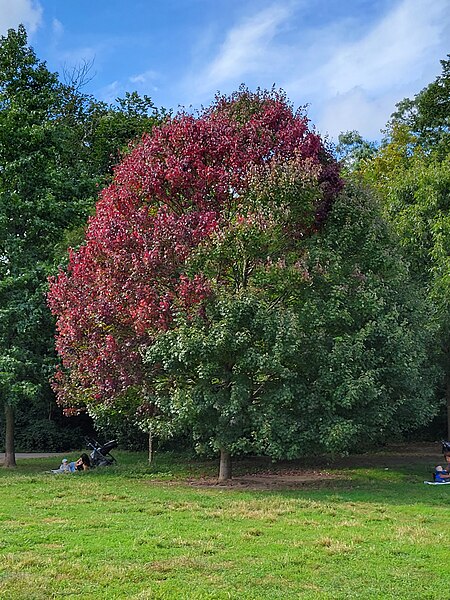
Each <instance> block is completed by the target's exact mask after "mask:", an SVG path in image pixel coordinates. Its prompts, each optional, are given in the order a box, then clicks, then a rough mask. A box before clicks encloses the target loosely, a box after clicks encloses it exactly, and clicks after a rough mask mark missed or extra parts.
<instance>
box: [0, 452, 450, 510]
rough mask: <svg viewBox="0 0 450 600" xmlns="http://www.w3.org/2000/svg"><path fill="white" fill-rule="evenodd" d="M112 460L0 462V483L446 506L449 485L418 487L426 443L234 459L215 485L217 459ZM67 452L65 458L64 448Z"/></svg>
mask: <svg viewBox="0 0 450 600" xmlns="http://www.w3.org/2000/svg"><path fill="white" fill-rule="evenodd" d="M115 456H116V458H117V465H115V466H112V467H105V468H97V469H95V470H92V471H91V472H88V473H76V474H68V475H52V474H49V473H48V471H50V470H51V469H55V468H57V467H58V466H59V464H55V462H58V461H55V458H37V459H21V460H20V461H18V465H17V468H16V469H6V468H0V481H1V480H3V483H6V481H5V478H7V479H9V480H14V479H16V478H18V479H20V478H23V477H30V476H32V477H33V478H34V477H36V476H38V477H42V479H43V480H45V478H46V477H64V478H68V477H77V478H78V477H86V478H91V477H93V478H95V479H96V480H97V481H99V482H100V480H102V479H104V478H105V479H106V480H113V479H118V480H119V479H120V480H129V481H132V480H141V481H144V482H146V483H148V484H149V485H152V486H158V485H163V486H167V485H170V486H171V487H177V488H183V489H184V490H185V491H186V493H188V492H189V490H191V491H192V493H197V494H198V493H201V491H202V489H208V492H209V493H210V492H214V490H216V491H217V493H224V492H225V493H230V494H232V495H242V494H245V495H250V496H267V495H270V496H273V495H277V496H280V497H282V498H290V499H292V498H301V499H305V500H308V499H309V500H313V501H322V502H364V503H374V504H389V505H409V504H422V505H429V506H436V505H440V506H442V505H444V506H448V505H450V489H449V488H450V486H443V487H442V488H441V487H438V486H425V485H424V484H423V481H424V480H427V479H430V478H431V472H432V469H433V468H434V466H435V465H436V464H438V463H439V461H441V455H440V454H439V447H438V446H437V445H436V444H435V445H428V446H426V447H425V446H423V447H418V446H414V448H413V449H411V448H409V447H406V446H405V447H397V448H394V449H388V450H386V451H384V452H379V453H370V454H365V455H356V456H349V457H345V458H339V459H336V460H334V461H332V460H330V459H329V458H327V457H314V458H312V457H310V458H304V459H301V460H296V461H283V462H278V463H273V462H271V461H270V460H269V459H265V458H257V457H254V458H245V459H236V460H235V462H234V471H233V472H234V478H233V480H232V481H231V482H230V484H227V485H217V483H216V480H215V477H216V474H217V461H213V460H201V459H199V458H198V457H193V456H192V455H188V454H183V453H176V452H161V453H157V454H156V455H155V458H154V461H153V462H152V464H151V465H149V464H148V461H147V456H146V454H145V453H143V452H142V453H135V452H133V453H132V452H124V451H118V452H116V453H115ZM68 458H69V459H71V458H73V457H72V456H71V455H70V454H68Z"/></svg>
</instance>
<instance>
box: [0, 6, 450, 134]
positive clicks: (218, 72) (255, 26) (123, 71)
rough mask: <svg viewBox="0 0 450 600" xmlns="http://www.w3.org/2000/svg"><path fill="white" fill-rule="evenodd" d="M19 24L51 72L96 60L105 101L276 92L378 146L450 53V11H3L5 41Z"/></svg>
mask: <svg viewBox="0 0 450 600" xmlns="http://www.w3.org/2000/svg"><path fill="white" fill-rule="evenodd" d="M21 22H22V23H24V25H25V26H26V28H27V30H28V32H29V41H30V44H31V45H32V46H33V47H34V49H35V51H36V53H37V55H38V57H39V58H40V59H42V60H45V61H46V62H47V64H48V66H49V68H50V69H51V70H53V71H58V72H60V73H62V72H63V71H64V70H68V71H70V70H71V69H72V68H74V67H76V66H77V65H80V64H82V63H83V61H87V62H91V61H92V62H93V66H92V69H91V75H92V76H93V77H92V80H91V81H90V82H89V83H88V85H87V86H86V88H85V91H86V92H89V93H92V94H94V95H95V96H96V97H97V98H99V99H103V100H107V101H113V100H114V99H115V98H116V97H117V96H123V95H124V93H125V92H126V91H133V90H137V91H138V92H139V93H141V94H147V95H149V96H151V98H152V99H153V101H154V103H155V104H156V105H157V106H164V107H166V108H173V109H177V107H178V106H180V105H181V106H186V107H189V106H193V107H194V108H196V107H199V106H201V105H202V104H203V105H207V104H209V103H210V102H211V100H212V99H213V97H214V95H215V93H216V92H217V91H219V90H220V91H221V92H224V93H229V92H231V91H233V90H235V89H237V88H238V87H239V85H240V84H241V83H245V84H246V85H248V87H250V88H252V89H254V88H256V87H257V86H260V87H266V88H267V87H272V85H273V84H275V85H276V86H277V87H281V88H283V89H284V90H285V91H286V93H287V95H288V97H289V98H290V100H291V101H292V102H293V103H294V105H295V106H302V105H305V104H308V105H309V106H308V115H309V117H310V119H311V121H312V123H313V124H315V126H316V128H317V129H318V130H319V131H320V132H321V133H322V134H329V135H330V136H331V138H332V139H336V137H337V135H338V134H339V132H340V131H345V130H349V129H357V130H359V131H360V132H361V133H362V134H363V135H364V136H365V137H367V138H370V139H377V138H379V137H380V129H381V128H383V127H384V125H385V124H386V122H387V120H388V118H389V116H390V114H391V113H392V112H393V110H394V108H395V103H396V102H398V101H399V100H401V99H402V98H404V97H406V96H409V97H411V96H413V95H414V94H415V93H417V92H418V91H419V90H420V89H422V88H423V87H424V86H425V85H427V84H428V83H429V82H431V81H432V80H433V79H434V78H435V77H436V75H437V74H438V73H439V72H440V70H441V66H440V63H439V60H440V59H443V58H445V57H446V55H447V54H448V53H449V52H450V0H376V1H368V0H330V1H325V0H309V1H308V0H164V1H158V0H154V1H151V0H147V1H145V0H0V34H5V33H6V31H7V29H8V28H9V27H17V25H18V24H19V23H21Z"/></svg>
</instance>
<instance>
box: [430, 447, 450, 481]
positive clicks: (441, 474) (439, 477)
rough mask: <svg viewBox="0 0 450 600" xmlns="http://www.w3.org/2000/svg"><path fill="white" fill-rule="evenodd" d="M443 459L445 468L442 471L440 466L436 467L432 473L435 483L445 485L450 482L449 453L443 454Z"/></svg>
mask: <svg viewBox="0 0 450 600" xmlns="http://www.w3.org/2000/svg"><path fill="white" fill-rule="evenodd" d="M444 458H445V460H446V462H447V465H446V466H447V468H446V469H444V467H442V466H441V465H439V466H437V467H436V469H435V472H434V480H435V481H436V483H447V482H448V481H450V452H444Z"/></svg>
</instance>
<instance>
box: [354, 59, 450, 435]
mask: <svg viewBox="0 0 450 600" xmlns="http://www.w3.org/2000/svg"><path fill="white" fill-rule="evenodd" d="M441 63H442V67H443V68H442V73H441V74H440V75H439V76H438V77H437V78H436V80H435V81H434V82H432V83H430V84H429V85H428V86H427V87H425V88H424V89H423V90H422V91H421V92H419V93H418V94H417V95H416V96H415V97H414V98H413V99H409V98H406V99H404V100H403V101H402V102H400V103H399V104H398V105H397V111H396V112H395V113H394V114H393V115H392V120H391V122H390V123H389V124H388V129H387V131H386V139H385V140H384V143H383V144H382V146H381V148H380V149H379V151H378V153H377V154H376V156H375V157H374V158H373V159H372V160H370V161H367V162H365V163H364V165H363V168H362V169H361V175H362V178H363V179H364V181H366V182H367V183H369V184H370V185H371V186H372V187H374V188H375V189H376V190H377V192H378V193H379V195H380V197H381V198H382V203H383V210H384V214H385V215H386V217H387V218H388V219H389V221H390V222H391V223H392V225H393V227H394V229H395V231H396V233H397V234H398V237H399V240H400V243H401V245H402V247H403V251H404V253H405V254H406V257H407V259H408V261H409V262H410V264H411V271H412V273H413V275H414V277H415V279H416V280H417V281H418V282H419V284H420V286H421V288H422V289H423V290H425V291H426V293H427V302H428V314H427V315H426V316H425V321H424V323H426V322H429V321H430V319H431V320H434V321H435V322H436V323H438V324H439V328H438V329H437V330H436V333H435V338H434V340H433V344H434V346H435V347H436V348H438V349H440V352H439V353H438V355H437V356H436V357H435V358H436V360H437V361H438V362H439V363H441V364H442V365H443V367H444V372H445V381H443V382H441V385H440V386H438V388H437V394H438V395H439V396H440V397H441V398H442V399H443V401H444V402H445V403H446V405H447V430H448V432H449V435H450V359H449V356H450V328H449V326H448V323H449V318H450V301H449V299H450V287H449V283H450V277H449V268H450V217H449V214H450V212H449V211H450V145H449V142H450V138H449V119H450V70H449V67H450V61H449V60H444V61H441ZM445 398H446V400H445Z"/></svg>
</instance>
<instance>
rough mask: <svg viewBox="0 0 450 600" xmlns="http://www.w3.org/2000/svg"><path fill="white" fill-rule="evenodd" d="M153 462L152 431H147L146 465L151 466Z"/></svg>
mask: <svg viewBox="0 0 450 600" xmlns="http://www.w3.org/2000/svg"><path fill="white" fill-rule="evenodd" d="M152 460H153V436H152V430H151V429H149V430H148V464H149V465H151V464H152Z"/></svg>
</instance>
